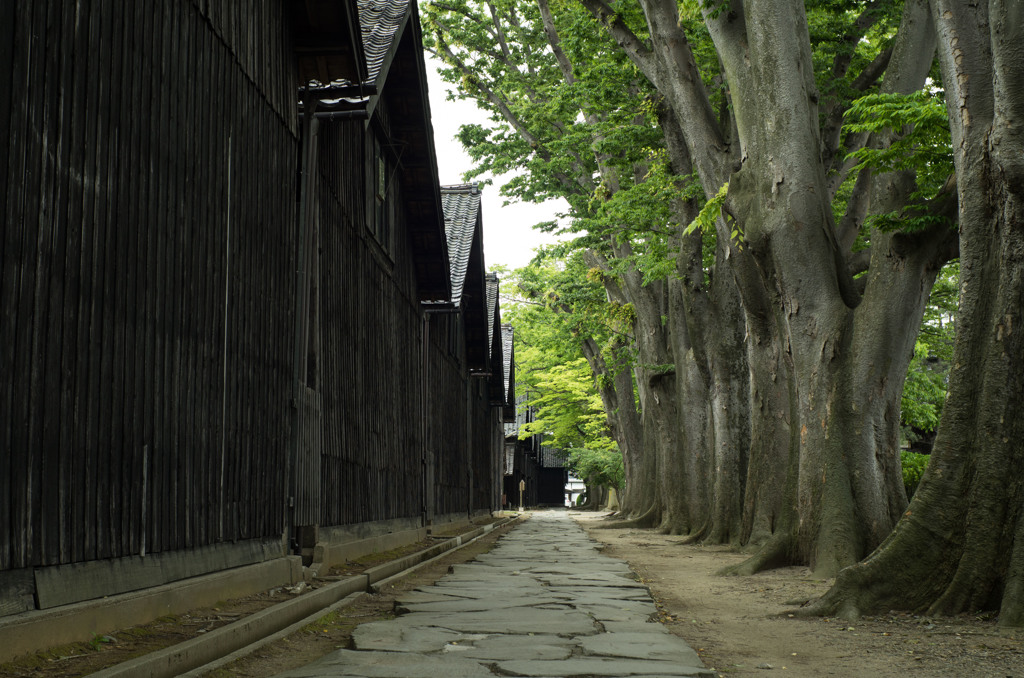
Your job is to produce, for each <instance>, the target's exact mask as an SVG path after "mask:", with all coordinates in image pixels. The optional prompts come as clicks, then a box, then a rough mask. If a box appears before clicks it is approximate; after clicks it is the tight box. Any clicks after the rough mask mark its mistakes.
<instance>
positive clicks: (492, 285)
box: [485, 273, 498, 327]
mask: <svg viewBox="0 0 1024 678" xmlns="http://www.w3.org/2000/svg"><path fill="white" fill-rule="evenodd" d="M485 281H486V284H487V327H494V314H495V313H496V312H497V311H498V276H496V275H495V274H493V273H488V274H487V278H486V279H485Z"/></svg>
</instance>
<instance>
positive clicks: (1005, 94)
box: [809, 0, 1024, 626]
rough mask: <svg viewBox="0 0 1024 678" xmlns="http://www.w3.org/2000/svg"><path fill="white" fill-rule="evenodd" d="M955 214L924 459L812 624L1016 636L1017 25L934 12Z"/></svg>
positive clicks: (1021, 158) (1020, 450)
mask: <svg viewBox="0 0 1024 678" xmlns="http://www.w3.org/2000/svg"><path fill="white" fill-rule="evenodd" d="M932 8H933V18H934V20H935V23H936V27H937V29H938V33H939V55H940V63H941V65H942V73H943V81H944V83H945V84H946V101H947V106H948V109H949V113H950V123H951V130H952V132H953V148H954V160H955V163H956V171H957V188H958V193H959V205H960V208H959V213H960V257H961V279H960V313H959V316H958V321H957V336H956V341H955V344H954V358H953V368H952V370H951V372H950V382H949V395H948V398H947V401H946V405H945V407H944V409H943V414H942V421H941V423H940V426H939V431H938V435H937V436H936V441H935V447H934V449H933V452H932V461H931V464H930V466H929V468H928V470H927V471H926V472H925V475H924V478H923V479H922V482H921V485H920V487H919V488H918V490H917V492H916V493H915V494H914V498H913V501H912V502H911V504H910V508H909V510H907V511H906V513H905V514H904V516H903V519H902V520H901V521H900V523H899V524H898V525H897V527H896V530H895V531H894V532H893V534H892V535H891V536H890V537H889V538H888V539H887V540H886V542H885V543H884V544H883V545H882V546H881V548H879V549H878V550H877V551H876V552H875V553H873V554H872V555H871V557H870V558H868V559H867V560H865V561H864V562H863V563H860V564H858V565H856V566H854V567H851V568H848V569H846V570H844V571H843V572H842V573H841V574H840V576H839V578H838V579H837V581H836V584H835V586H834V587H833V588H832V590H830V591H829V593H828V594H826V595H825V597H824V598H822V600H821V601H819V602H818V603H816V604H815V605H814V606H812V607H811V608H810V610H809V612H812V613H822V614H834V613H840V614H843V615H844V616H847V617H854V616H856V615H858V614H861V613H869V612H872V611H876V610H887V609H909V610H920V611H926V612H927V613H928V614H956V613H960V612H973V611H976V610H982V609H999V611H1000V613H999V623H1000V624H1001V625H1004V626H1024V483H1021V478H1022V477H1024V442H1022V441H1024V418H1022V417H1021V416H1020V412H1021V408H1022V407H1024V333H1022V332H1021V330H1020V328H1021V326H1022V323H1024V317H1022V315H1024V275H1022V274H1021V272H1022V271H1024V132H1022V130H1024V47H1022V46H1024V13H1022V12H1021V11H1020V7H1019V5H1016V4H1015V3H1013V2H1010V1H1009V0H993V1H992V2H990V3H989V4H988V6H987V7H986V6H984V5H982V6H981V7H978V6H976V5H973V4H970V5H969V4H968V3H967V2H963V1H961V0H934V2H933V3H932Z"/></svg>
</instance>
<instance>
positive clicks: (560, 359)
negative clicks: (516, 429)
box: [502, 252, 633, 477]
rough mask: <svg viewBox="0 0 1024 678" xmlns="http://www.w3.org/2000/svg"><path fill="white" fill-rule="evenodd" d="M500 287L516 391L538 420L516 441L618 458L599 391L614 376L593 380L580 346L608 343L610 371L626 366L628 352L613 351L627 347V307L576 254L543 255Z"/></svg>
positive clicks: (602, 376)
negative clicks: (511, 331) (510, 332)
mask: <svg viewBox="0 0 1024 678" xmlns="http://www.w3.org/2000/svg"><path fill="white" fill-rule="evenodd" d="M502 282H503V284H502V290H503V291H505V292H506V293H508V292H511V295H512V296H511V298H507V299H504V300H503V309H504V316H505V318H504V319H505V320H507V321H511V322H512V324H513V326H514V327H515V335H514V337H515V352H516V368H517V370H516V371H517V385H516V388H517V391H518V392H520V393H524V394H526V403H525V404H526V405H528V406H532V407H533V408H534V410H535V420H534V421H533V422H531V423H529V424H527V425H526V426H525V427H523V428H522V429H521V430H520V436H521V437H524V438H525V437H529V436H533V435H541V436H543V437H544V441H545V444H547V445H550V446H552V447H555V448H558V449H563V450H567V451H570V452H571V451H572V450H578V449H579V450H588V451H590V452H593V453H595V454H596V453H601V454H604V455H606V456H607V455H609V454H610V455H618V454H619V452H618V449H617V446H616V444H615V441H614V440H613V439H612V438H611V436H610V435H609V431H608V425H607V416H606V414H605V411H604V407H603V402H602V400H601V397H600V394H599V391H598V386H600V385H604V386H608V385H609V383H610V379H611V377H610V376H609V375H607V374H600V375H597V376H595V375H594V373H593V371H592V369H591V367H590V365H589V363H588V362H587V360H586V358H585V357H584V356H583V354H582V350H581V341H582V340H583V339H585V338H586V339H593V340H594V342H595V343H596V344H597V345H598V346H605V355H604V359H605V362H606V364H608V365H609V366H611V368H612V369H616V370H621V369H628V366H629V362H628V361H629V360H630V356H629V354H628V352H626V351H622V350H621V349H617V348H616V347H618V346H621V345H622V344H623V343H627V342H628V334H625V332H628V330H629V328H630V326H631V324H632V320H631V319H632V312H633V311H632V307H631V306H630V305H628V304H626V305H619V304H612V303H609V302H608V301H607V299H606V297H605V294H604V289H603V287H602V285H601V282H600V280H599V279H595V276H594V275H593V274H592V269H588V268H587V265H586V264H585V262H584V261H583V258H582V257H581V256H579V255H574V256H572V257H570V258H569V259H562V258H558V257H555V256H553V255H551V254H550V252H542V254H541V256H540V257H539V258H538V259H537V260H535V261H534V262H533V263H531V264H530V265H529V266H526V267H524V268H521V269H518V270H516V271H512V272H510V273H507V274H506V275H505V276H504V277H503V280H502ZM570 460H571V454H570ZM581 477H583V476H581Z"/></svg>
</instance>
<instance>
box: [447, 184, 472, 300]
mask: <svg viewBox="0 0 1024 678" xmlns="http://www.w3.org/2000/svg"><path fill="white" fill-rule="evenodd" d="M441 206H442V207H443V208H444V231H445V235H446V236H447V238H448V261H449V262H450V264H451V267H452V269H451V275H452V303H453V304H455V305H456V306H458V305H459V303H460V302H461V301H462V290H463V287H464V286H465V284H466V269H467V268H468V267H469V253H470V250H472V248H473V234H474V233H475V232H476V222H477V219H478V218H479V217H480V187H479V186H478V185H477V184H458V185H455V186H442V187H441Z"/></svg>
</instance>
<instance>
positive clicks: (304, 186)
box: [286, 96, 319, 552]
mask: <svg viewBox="0 0 1024 678" xmlns="http://www.w3.org/2000/svg"><path fill="white" fill-rule="evenodd" d="M303 105H304V108H306V110H308V111H311V112H313V113H315V111H316V105H317V100H316V98H315V97H313V96H307V98H306V100H305V102H303ZM318 124H319V123H318V121H317V119H316V117H315V116H310V117H305V118H303V121H302V173H301V178H300V185H299V214H298V229H297V231H298V232H297V239H296V243H297V252H296V262H295V268H296V271H295V337H294V341H295V345H294V351H293V353H292V397H291V407H292V440H291V445H292V449H291V460H290V463H289V483H288V488H289V496H288V504H287V512H288V516H287V518H288V520H287V522H286V525H287V526H288V533H289V534H288V544H289V548H290V549H291V550H292V552H298V549H299V543H298V534H297V533H296V527H297V522H296V508H297V507H296V500H297V498H298V496H299V477H298V467H299V448H300V446H301V440H302V430H301V427H302V425H303V422H302V413H301V407H300V404H299V398H300V396H301V390H302V388H303V385H304V383H305V380H304V379H303V367H304V365H305V362H306V361H305V360H304V357H305V351H306V349H307V337H306V332H307V327H306V325H307V324H308V322H309V313H308V312H307V308H308V303H309V274H308V270H307V269H308V267H309V256H310V252H309V243H308V242H307V241H308V240H309V239H310V236H311V232H312V225H311V224H310V221H311V219H312V214H313V196H314V194H315V186H314V181H315V177H316V135H317V128H318Z"/></svg>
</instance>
